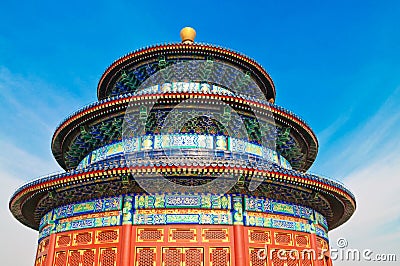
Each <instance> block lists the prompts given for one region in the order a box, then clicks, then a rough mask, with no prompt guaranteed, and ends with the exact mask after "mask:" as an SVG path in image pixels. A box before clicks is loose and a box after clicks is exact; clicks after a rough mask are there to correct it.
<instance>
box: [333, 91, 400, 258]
mask: <svg viewBox="0 0 400 266" xmlns="http://www.w3.org/2000/svg"><path fill="white" fill-rule="evenodd" d="M399 96H400V89H397V90H395V91H394V92H393V94H392V95H390V96H389V97H388V99H387V101H386V102H385V103H384V104H383V105H382V107H381V108H380V109H379V110H378V111H377V112H376V114H375V115H374V116H372V117H371V118H370V119H369V120H368V121H367V122H366V123H365V124H364V125H362V126H360V127H359V128H357V129H356V130H355V131H354V132H352V133H351V134H349V135H347V136H344V137H343V138H342V140H341V141H339V142H338V143H337V144H338V145H337V147H335V148H332V150H331V151H330V152H329V154H330V156H331V157H332V158H331V160H330V161H329V162H327V164H326V167H328V164H329V167H331V168H332V167H333V168H334V167H337V168H339V169H338V170H337V172H340V173H342V174H343V175H345V176H346V177H345V178H344V182H345V184H346V185H347V186H348V187H349V188H350V189H351V190H352V191H353V192H354V194H355V196H356V200H357V210H356V212H355V214H354V215H353V217H352V218H351V219H350V220H349V221H348V222H347V223H346V224H344V225H342V226H341V227H339V228H338V229H335V230H334V231H332V232H331V233H330V239H331V244H332V246H333V247H335V242H336V240H337V239H339V238H340V237H344V238H346V239H347V241H348V243H349V248H353V249H359V250H363V249H370V250H372V251H373V252H374V254H378V253H381V254H393V253H394V254H397V259H398V260H400V252H399V250H398V247H399V246H400V205H399V204H398V202H399V201H400V193H399V191H400V141H399V135H398V134H399V132H400V112H399V107H398V106H399V105H400V97H399ZM334 155H336V156H334ZM331 171H332V170H331ZM380 264H382V262H366V261H365V260H364V261H360V262H355V261H336V262H335V265H380Z"/></svg>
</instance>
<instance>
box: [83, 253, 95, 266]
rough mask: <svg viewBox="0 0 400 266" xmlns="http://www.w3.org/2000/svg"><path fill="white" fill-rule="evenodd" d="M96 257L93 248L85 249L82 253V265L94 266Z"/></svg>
mask: <svg viewBox="0 0 400 266" xmlns="http://www.w3.org/2000/svg"><path fill="white" fill-rule="evenodd" d="M94 259H95V253H94V251H93V250H91V249H88V250H85V251H84V252H83V255H82V266H94V262H95V261H94Z"/></svg>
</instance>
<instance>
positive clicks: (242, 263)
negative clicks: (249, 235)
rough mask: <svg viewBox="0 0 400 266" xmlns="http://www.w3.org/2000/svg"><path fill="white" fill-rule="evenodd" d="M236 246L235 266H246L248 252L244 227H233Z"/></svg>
mask: <svg viewBox="0 0 400 266" xmlns="http://www.w3.org/2000/svg"><path fill="white" fill-rule="evenodd" d="M233 235H234V239H235V241H234V245H235V266H246V265H248V264H246V250H245V245H244V243H245V242H244V226H243V225H234V226H233Z"/></svg>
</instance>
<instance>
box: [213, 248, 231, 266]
mask: <svg viewBox="0 0 400 266" xmlns="http://www.w3.org/2000/svg"><path fill="white" fill-rule="evenodd" d="M210 261H211V265H212V266H229V253H228V248H213V249H212V251H211V254H210Z"/></svg>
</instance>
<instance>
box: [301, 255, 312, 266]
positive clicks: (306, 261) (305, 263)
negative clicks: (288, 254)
mask: <svg viewBox="0 0 400 266" xmlns="http://www.w3.org/2000/svg"><path fill="white" fill-rule="evenodd" d="M312 265H313V263H312V261H311V258H307V257H304V258H302V260H301V266H312Z"/></svg>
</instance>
